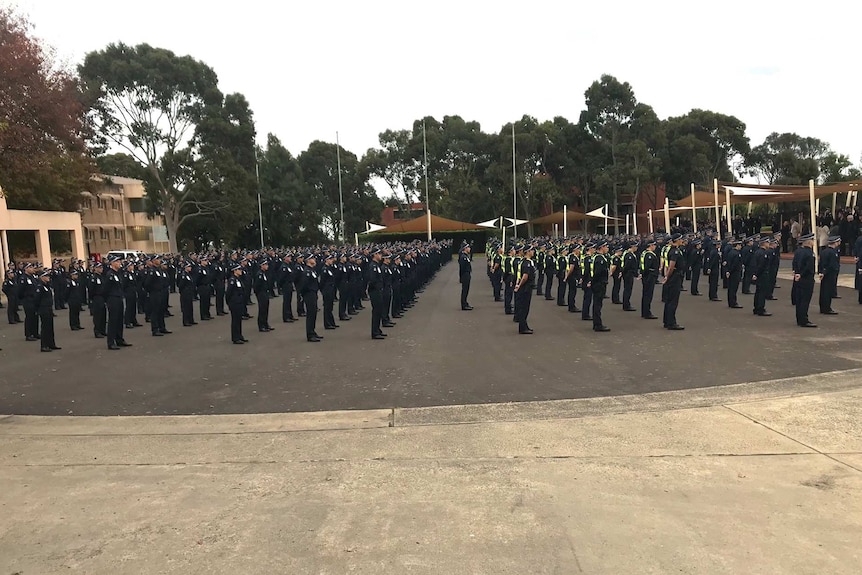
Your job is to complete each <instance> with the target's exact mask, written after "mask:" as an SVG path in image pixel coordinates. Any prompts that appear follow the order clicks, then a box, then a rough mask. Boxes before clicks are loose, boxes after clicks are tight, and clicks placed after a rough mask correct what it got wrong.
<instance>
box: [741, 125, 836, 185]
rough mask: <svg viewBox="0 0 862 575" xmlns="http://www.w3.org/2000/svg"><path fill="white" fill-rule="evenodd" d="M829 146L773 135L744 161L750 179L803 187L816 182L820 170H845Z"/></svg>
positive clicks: (816, 141)
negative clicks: (752, 177)
mask: <svg viewBox="0 0 862 575" xmlns="http://www.w3.org/2000/svg"><path fill="white" fill-rule="evenodd" d="M838 160H839V159H838V158H836V157H835V153H834V152H833V151H832V149H831V148H830V146H829V144H828V143H826V142H824V141H822V140H819V139H817V138H810V137H803V136H800V135H798V134H794V133H783V134H779V133H777V132H772V133H771V134H769V135H768V136H766V139H765V140H764V141H763V143H762V144H760V145H758V146H755V147H754V148H753V149H752V150H751V152H750V153H749V154H748V155H747V157H746V165H747V166H748V168H749V170H750V172H751V174H752V175H754V176H757V177H758V178H762V179H764V180H766V183H768V184H790V185H792V184H805V183H807V182H808V180H811V179H813V180H816V179H818V178H819V176H820V174H821V171H822V169H824V168H825V169H826V170H830V169H831V170H833V171H834V170H835V169H836V168H837V171H838V172H839V173H840V171H841V170H842V169H844V167H849V161H848V162H847V164H848V166H844V167H838V166H837V165H836V164H837V162H838Z"/></svg>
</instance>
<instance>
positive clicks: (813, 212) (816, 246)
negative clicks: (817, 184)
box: [808, 180, 820, 269]
mask: <svg viewBox="0 0 862 575" xmlns="http://www.w3.org/2000/svg"><path fill="white" fill-rule="evenodd" d="M817 202H818V203H819V202H820V200H817ZM808 204H809V206H808V207H809V209H810V210H811V231H812V232H813V233H814V269H819V266H820V251H819V250H820V242H819V241H818V239H817V227H816V226H815V222H816V221H817V217H816V216H817V211H816V208H817V207H816V206H815V202H814V180H808Z"/></svg>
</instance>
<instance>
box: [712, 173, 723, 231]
mask: <svg viewBox="0 0 862 575" xmlns="http://www.w3.org/2000/svg"><path fill="white" fill-rule="evenodd" d="M712 191H713V194H714V195H715V234H716V235H717V236H718V238H719V239H721V215H720V214H719V209H718V178H716V179H714V180H712Z"/></svg>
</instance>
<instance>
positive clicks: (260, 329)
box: [257, 327, 269, 333]
mask: <svg viewBox="0 0 862 575" xmlns="http://www.w3.org/2000/svg"><path fill="white" fill-rule="evenodd" d="M257 331H259V332H262V333H266V332H268V331H269V330H268V329H266V328H265V327H260V328H258V329H257Z"/></svg>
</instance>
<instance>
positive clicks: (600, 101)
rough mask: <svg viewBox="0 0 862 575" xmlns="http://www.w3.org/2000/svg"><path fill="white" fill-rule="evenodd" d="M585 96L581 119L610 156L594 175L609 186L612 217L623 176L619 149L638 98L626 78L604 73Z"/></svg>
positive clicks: (606, 186) (615, 214) (615, 211)
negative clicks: (584, 107)
mask: <svg viewBox="0 0 862 575" xmlns="http://www.w3.org/2000/svg"><path fill="white" fill-rule="evenodd" d="M584 96H585V97H586V105H587V107H586V110H584V111H583V112H581V118H580V122H581V124H583V125H584V126H585V127H586V129H587V130H588V131H589V132H590V134H592V135H593V137H595V138H596V140H597V141H598V142H599V143H601V144H602V146H603V147H604V148H605V149H606V150H607V153H608V155H609V157H610V165H609V166H606V167H605V169H604V170H602V171H601V172H600V174H599V176H598V178H597V179H598V181H599V182H600V184H603V186H604V187H605V188H606V189H609V190H610V192H611V193H610V200H611V204H612V206H613V213H614V217H617V213H618V202H619V186H620V184H621V183H622V182H623V181H624V179H625V175H624V171H625V169H624V166H623V162H622V158H621V156H620V152H621V147H622V146H624V145H625V143H626V142H627V141H628V140H629V138H630V136H629V133H628V132H629V127H630V125H631V123H632V116H633V115H634V112H635V107H636V106H637V100H636V99H635V94H634V90H632V87H631V85H629V83H628V82H620V81H619V80H617V79H616V78H614V77H613V76H610V75H607V74H604V75H602V77H601V79H600V80H597V81H595V82H593V83H592V85H591V86H590V87H589V88H587V91H586V92H585V93H584ZM615 225H616V223H615Z"/></svg>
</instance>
